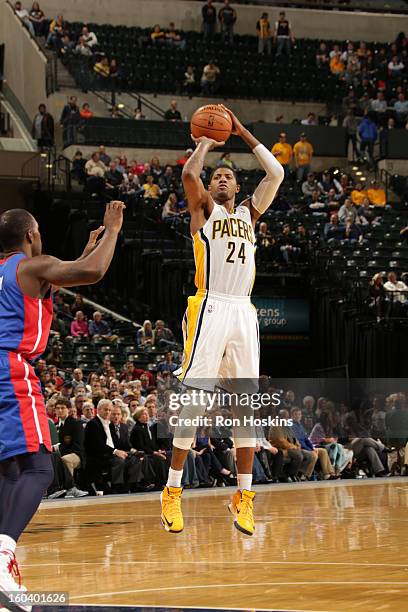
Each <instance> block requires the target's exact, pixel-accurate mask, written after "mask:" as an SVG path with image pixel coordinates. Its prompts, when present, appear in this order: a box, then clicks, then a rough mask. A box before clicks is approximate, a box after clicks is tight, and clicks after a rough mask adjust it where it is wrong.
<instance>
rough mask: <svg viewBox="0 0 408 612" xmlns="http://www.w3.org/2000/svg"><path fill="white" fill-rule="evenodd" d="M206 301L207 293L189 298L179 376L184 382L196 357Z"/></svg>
mask: <svg viewBox="0 0 408 612" xmlns="http://www.w3.org/2000/svg"><path fill="white" fill-rule="evenodd" d="M205 299H206V293H205V292H204V293H203V294H200V295H198V294H197V295H192V296H190V297H189V298H188V305H187V325H186V339H185V343H184V352H183V362H182V365H181V367H182V372H181V374H179V375H178V376H177V378H178V379H179V380H181V381H182V380H183V378H184V376H185V374H186V371H187V369H188V367H189V366H190V363H191V360H192V358H193V357H194V355H193V352H194V345H195V340H196V338H197V337H198V334H199V333H200V325H199V319H200V313H201V307H202V304H203V302H204V300H205Z"/></svg>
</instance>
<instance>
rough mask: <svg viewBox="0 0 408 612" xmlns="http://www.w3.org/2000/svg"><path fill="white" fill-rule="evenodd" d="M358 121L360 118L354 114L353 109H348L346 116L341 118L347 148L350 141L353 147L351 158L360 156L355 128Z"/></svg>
mask: <svg viewBox="0 0 408 612" xmlns="http://www.w3.org/2000/svg"><path fill="white" fill-rule="evenodd" d="M359 123H360V119H359V118H358V117H356V116H355V114H354V111H353V110H348V111H347V114H346V116H345V117H344V119H343V127H344V128H345V129H346V133H347V145H346V146H347V149H348V146H349V143H350V142H351V145H352V148H353V160H354V159H358V158H359V157H360V151H359V149H358V145H357V129H358V126H359Z"/></svg>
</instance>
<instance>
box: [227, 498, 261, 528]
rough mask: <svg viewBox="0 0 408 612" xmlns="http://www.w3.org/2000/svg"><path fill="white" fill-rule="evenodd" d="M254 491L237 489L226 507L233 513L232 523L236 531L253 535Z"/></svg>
mask: <svg viewBox="0 0 408 612" xmlns="http://www.w3.org/2000/svg"><path fill="white" fill-rule="evenodd" d="M254 497H255V493H254V491H246V490H245V489H244V490H243V491H242V492H241V491H237V492H236V493H234V495H233V497H232V502H231V503H230V504H229V506H228V508H229V511H230V512H231V514H233V515H234V517H235V519H234V525H235V527H236V528H237V529H238V531H242V533H245V534H246V535H253V533H254V531H255V521H254V514H253V510H254V503H253V500H254Z"/></svg>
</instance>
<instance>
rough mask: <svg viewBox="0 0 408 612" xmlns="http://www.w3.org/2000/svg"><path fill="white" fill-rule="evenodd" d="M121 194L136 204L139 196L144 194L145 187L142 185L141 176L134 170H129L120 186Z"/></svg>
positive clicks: (130, 202) (126, 199)
mask: <svg viewBox="0 0 408 612" xmlns="http://www.w3.org/2000/svg"><path fill="white" fill-rule="evenodd" d="M119 191H120V196H121V197H123V198H124V200H125V201H126V202H127V203H129V204H135V203H136V202H137V200H138V199H139V196H140V195H142V194H143V189H142V188H141V186H140V181H139V177H138V176H137V175H136V174H133V172H130V171H129V172H128V173H127V174H126V175H125V176H124V180H123V182H122V184H121V185H120V187H119Z"/></svg>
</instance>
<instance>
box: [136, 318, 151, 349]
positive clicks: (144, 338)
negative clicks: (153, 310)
mask: <svg viewBox="0 0 408 612" xmlns="http://www.w3.org/2000/svg"><path fill="white" fill-rule="evenodd" d="M137 343H138V344H139V345H140V346H142V347H143V348H146V347H147V346H149V345H153V326H152V322H151V321H149V320H146V321H145V322H144V323H143V325H142V327H141V328H140V329H139V331H138V332H137Z"/></svg>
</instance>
